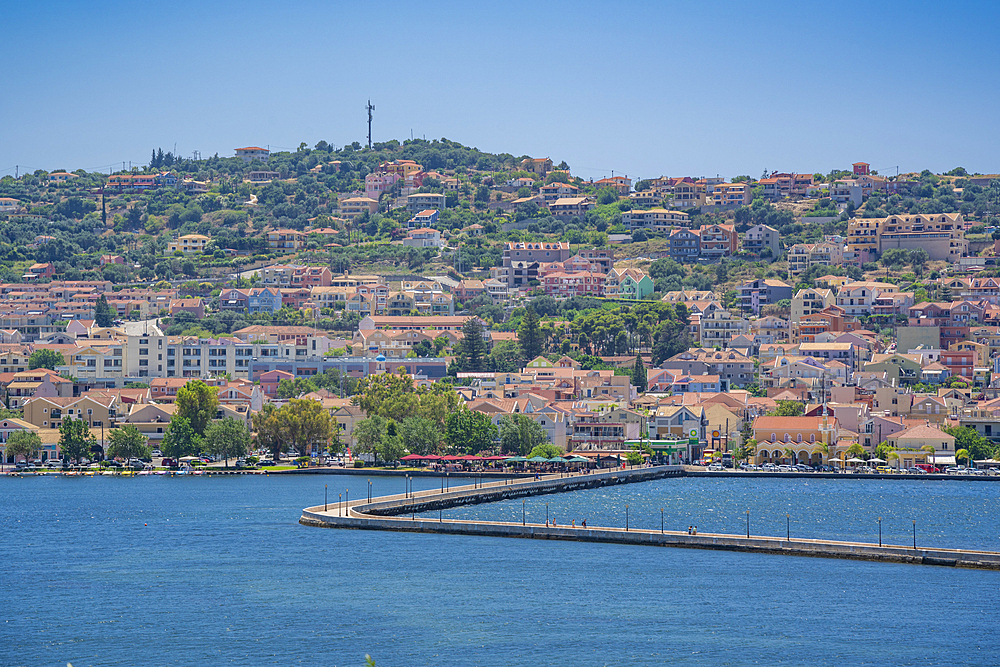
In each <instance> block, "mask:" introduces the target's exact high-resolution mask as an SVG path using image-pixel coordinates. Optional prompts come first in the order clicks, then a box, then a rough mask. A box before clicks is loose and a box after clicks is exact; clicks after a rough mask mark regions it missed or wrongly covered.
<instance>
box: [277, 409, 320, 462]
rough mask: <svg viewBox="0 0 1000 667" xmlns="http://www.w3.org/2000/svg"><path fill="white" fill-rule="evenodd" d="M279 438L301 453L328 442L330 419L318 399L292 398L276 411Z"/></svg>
mask: <svg viewBox="0 0 1000 667" xmlns="http://www.w3.org/2000/svg"><path fill="white" fill-rule="evenodd" d="M276 414H277V416H278V423H279V428H280V434H281V438H282V439H283V440H284V442H285V443H287V445H288V446H289V447H290V448H292V449H294V450H295V451H297V452H298V453H299V454H301V455H305V454H308V453H309V450H310V449H314V448H315V449H319V450H320V451H322V448H323V447H326V446H327V445H328V444H330V433H331V431H332V428H333V427H332V419H331V417H330V413H329V412H327V411H326V410H324V409H323V405H322V404H321V403H320V402H319V401H311V400H309V399H307V398H293V399H292V400H290V401H289V402H288V403H286V404H285V405H283V406H282V407H281V409H279V410H278V412H277V413H276Z"/></svg>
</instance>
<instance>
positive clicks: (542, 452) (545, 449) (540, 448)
mask: <svg viewBox="0 0 1000 667" xmlns="http://www.w3.org/2000/svg"><path fill="white" fill-rule="evenodd" d="M562 453H563V451H562V450H561V449H559V448H558V447H556V446H555V445H553V444H551V443H549V444H544V445H536V446H535V447H532V448H531V450H530V451H528V453H526V454H525V456H527V457H528V458H529V459H532V458H535V457H536V456H544V457H545V458H547V459H551V458H554V457H556V456H560V455H561V454H562Z"/></svg>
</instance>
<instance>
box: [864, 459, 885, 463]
mask: <svg viewBox="0 0 1000 667" xmlns="http://www.w3.org/2000/svg"><path fill="white" fill-rule="evenodd" d="M868 462H869V463H885V461H884V460H883V459H880V458H874V459H868Z"/></svg>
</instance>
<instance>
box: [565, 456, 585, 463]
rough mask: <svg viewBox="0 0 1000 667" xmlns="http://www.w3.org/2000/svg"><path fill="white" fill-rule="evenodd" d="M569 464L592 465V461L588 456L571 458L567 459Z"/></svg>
mask: <svg viewBox="0 0 1000 667" xmlns="http://www.w3.org/2000/svg"><path fill="white" fill-rule="evenodd" d="M566 462H567V463H590V459H588V458H587V457H586V456H571V457H569V458H568V459H566Z"/></svg>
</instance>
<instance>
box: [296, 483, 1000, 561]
mask: <svg viewBox="0 0 1000 667" xmlns="http://www.w3.org/2000/svg"><path fill="white" fill-rule="evenodd" d="M682 475H684V471H683V469H682V468H681V467H679V466H654V467H640V468H618V469H611V470H602V471H598V472H587V473H582V474H554V475H546V476H543V477H540V478H538V479H530V480H524V481H521V480H509V479H505V480H500V481H491V482H484V483H479V482H478V481H474V482H473V484H467V485H464V486H460V487H451V488H442V489H441V490H437V489H432V490H429V491H419V492H416V493H409V492H406V493H401V494H396V495H391V496H382V497H378V498H372V499H371V500H370V501H369V499H368V498H362V499H354V500H350V501H346V500H345V501H343V502H334V503H328V504H325V505H317V506H313V507H307V508H305V509H304V510H303V511H302V516H301V518H300V519H299V522H300V523H302V524H303V525H306V526H316V527H323V528H348V529H360V530H382V531H406V532H424V533H445V534H456V535H480V536H489V537H517V538H528V539H551V540H573V541H585V542H608V543H618V544H633V545H646V546H663V547H678V548H688V549H713V550H725V551H741V552H752V553H764V554H780V555H792V556H810V557H821V558H842V559H853V560H869V561H883V562H896V563H912V564H923V565H939V566H951V567H968V568H979V569H991V570H1000V552H993V551H977V550H962V549H941V548H922V547H920V546H919V544H917V543H916V542H914V543H913V544H910V545H898V544H897V545H889V544H882V545H879V544H875V543H865V542H846V541H834V540H814V539H799V538H787V537H786V538H784V539H783V538H781V537H775V536H760V535H753V534H744V535H735V534H719V533H699V534H697V535H690V534H688V533H686V532H682V531H670V530H665V529H664V528H663V527H662V523H661V529H660V530H658V531H657V530H650V529H635V528H632V527H630V526H629V525H628V523H627V522H628V518H627V516H628V515H627V510H625V516H624V518H625V521H626V525H625V526H624V527H620V526H619V527H603V526H587V527H582V526H567V525H559V526H554V525H549V524H540V523H533V522H529V521H527V518H526V516H524V515H522V517H523V519H522V521H521V522H495V521H466V520H455V519H444V517H443V515H442V514H441V512H442V511H443V510H445V509H449V508H453V507H458V506H462V505H470V504H478V503H488V502H497V501H502V500H511V499H517V498H527V497H529V496H536V495H542V494H550V493H564V492H572V491H575V490H580V489H585V488H596V487H601V486H609V485H616V484H627V483H636V482H644V481H650V480H654V479H661V478H664V477H673V476H677V477H679V476H682ZM434 511H438V512H439V516H438V518H436V519H435V518H433V517H426V516H425V517H417V516H416V515H417V514H426V513H427V512H434Z"/></svg>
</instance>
